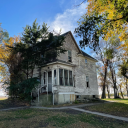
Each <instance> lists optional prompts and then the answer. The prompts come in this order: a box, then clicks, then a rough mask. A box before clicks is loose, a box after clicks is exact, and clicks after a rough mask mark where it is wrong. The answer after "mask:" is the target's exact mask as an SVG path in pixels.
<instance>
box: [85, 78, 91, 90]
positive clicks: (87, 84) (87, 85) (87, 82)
mask: <svg viewBox="0 0 128 128" xmlns="http://www.w3.org/2000/svg"><path fill="white" fill-rule="evenodd" d="M87 77H88V80H87ZM86 87H87V88H90V86H89V76H86Z"/></svg>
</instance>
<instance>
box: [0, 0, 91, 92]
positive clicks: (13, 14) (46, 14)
mask: <svg viewBox="0 0 128 128" xmlns="http://www.w3.org/2000/svg"><path fill="white" fill-rule="evenodd" d="M82 1H83V0H1V1H0V23H2V28H3V29H6V30H7V31H8V32H9V35H10V37H12V36H14V35H16V36H17V35H21V33H22V32H23V27H25V26H26V25H32V23H33V22H34V20H35V19H37V23H39V24H40V25H41V24H42V23H43V22H45V23H47V24H48V26H50V30H51V31H52V30H55V31H57V32H59V30H60V29H61V31H62V33H64V32H67V31H71V32H72V33H73V32H74V30H75V28H76V27H77V26H78V24H77V21H78V20H79V19H80V18H81V16H82V15H83V14H85V13H86V9H85V8H86V7H87V3H83V4H82V5H81V6H78V7H76V6H75V5H78V4H80V3H81V2H82ZM75 39H76V41H77V43H78V42H79V40H80V38H75ZM78 45H79V43H78ZM84 51H85V52H86V53H89V54H91V53H90V50H89V48H86V49H85V50H84ZM0 93H1V92H0Z"/></svg>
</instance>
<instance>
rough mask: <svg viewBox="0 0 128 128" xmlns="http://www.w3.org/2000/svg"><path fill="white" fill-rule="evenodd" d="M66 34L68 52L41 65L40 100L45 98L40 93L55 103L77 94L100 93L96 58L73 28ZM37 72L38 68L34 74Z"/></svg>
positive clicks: (74, 98)
mask: <svg viewBox="0 0 128 128" xmlns="http://www.w3.org/2000/svg"><path fill="white" fill-rule="evenodd" d="M63 36H65V43H64V45H63V47H64V48H65V49H66V50H67V52H65V53H64V54H60V56H58V57H57V60H56V61H54V62H51V63H48V64H46V65H45V66H43V67H42V68H41V84H40V85H39V88H37V92H38V95H37V96H38V98H37V99H38V101H39V102H40V101H41V100H42V99H41V98H40V97H41V96H42V97H44V99H43V101H41V102H48V100H49V99H50V100H51V102H52V103H53V104H61V103H66V102H73V101H75V100H76V98H81V99H82V98H93V97H98V95H99V92H98V84H97V73H96V65H95V63H96V62H97V60H96V59H94V58H93V57H91V56H90V55H88V54H86V53H85V52H83V51H81V50H80V48H79V46H78V45H77V43H76V41H75V39H74V37H73V35H72V33H71V32H70V31H69V32H67V33H65V34H63ZM37 74H38V71H36V69H35V71H34V76H36V75H37ZM50 93H51V94H50ZM41 94H42V95H41ZM49 94H50V95H51V98H49ZM32 95H34V91H33V93H32Z"/></svg>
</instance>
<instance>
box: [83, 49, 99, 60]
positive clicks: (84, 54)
mask: <svg viewBox="0 0 128 128" xmlns="http://www.w3.org/2000/svg"><path fill="white" fill-rule="evenodd" d="M81 52H82V54H83V56H85V57H88V58H91V59H93V60H95V61H97V60H96V59H95V58H93V57H92V56H90V55H88V54H87V53H85V52H84V51H82V50H81ZM97 62H98V61H97Z"/></svg>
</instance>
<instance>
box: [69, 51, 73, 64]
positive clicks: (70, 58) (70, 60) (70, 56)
mask: <svg viewBox="0 0 128 128" xmlns="http://www.w3.org/2000/svg"><path fill="white" fill-rule="evenodd" d="M68 62H72V55H71V51H68Z"/></svg>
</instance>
